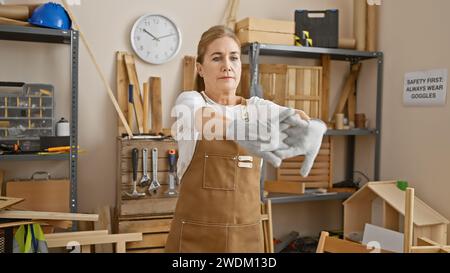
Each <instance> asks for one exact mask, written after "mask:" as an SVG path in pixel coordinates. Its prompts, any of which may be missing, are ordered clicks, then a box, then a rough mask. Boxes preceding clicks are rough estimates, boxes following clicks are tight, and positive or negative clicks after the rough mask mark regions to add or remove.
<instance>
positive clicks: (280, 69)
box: [238, 64, 288, 105]
mask: <svg viewBox="0 0 450 273" xmlns="http://www.w3.org/2000/svg"><path fill="white" fill-rule="evenodd" d="M287 68H288V66H287V65H285V64H260V65H259V84H260V85H261V86H262V88H263V92H264V93H263V97H264V99H267V100H271V101H273V102H275V103H276V104H279V105H284V104H285V100H286V97H285V95H286V80H287V78H286V76H287ZM238 94H239V95H240V96H243V97H245V98H249V97H250V66H249V65H248V64H244V65H242V76H241V84H240V88H238Z"/></svg>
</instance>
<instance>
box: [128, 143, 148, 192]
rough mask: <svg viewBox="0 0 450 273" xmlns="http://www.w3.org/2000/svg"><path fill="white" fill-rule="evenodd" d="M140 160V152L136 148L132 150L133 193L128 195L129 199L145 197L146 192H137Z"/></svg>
mask: <svg viewBox="0 0 450 273" xmlns="http://www.w3.org/2000/svg"><path fill="white" fill-rule="evenodd" d="M138 158H139V150H138V149H136V148H134V149H133V150H131V166H132V168H133V191H132V192H131V193H128V192H127V193H126V194H127V195H128V196H129V197H132V198H138V197H143V196H145V192H138V191H137V187H136V185H137V168H138Z"/></svg>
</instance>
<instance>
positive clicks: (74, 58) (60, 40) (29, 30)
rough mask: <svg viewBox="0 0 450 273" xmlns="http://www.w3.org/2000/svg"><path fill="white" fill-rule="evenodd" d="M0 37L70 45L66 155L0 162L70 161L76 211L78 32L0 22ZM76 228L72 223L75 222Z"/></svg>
mask: <svg viewBox="0 0 450 273" xmlns="http://www.w3.org/2000/svg"><path fill="white" fill-rule="evenodd" d="M0 40H9V41H22V42H36V43H53V44H64V45H69V46H70V64H71V66H70V71H71V72H70V73H71V83H70V84H71V92H72V95H71V101H72V103H71V125H70V145H71V150H70V154H56V155H38V154H21V155H0V161H6V160H8V161H42V160H67V161H69V162H70V163H69V164H70V185H71V187H70V197H71V198H70V210H71V212H77V210H78V202H77V166H78V165H77V164H78V150H77V147H78V46H79V33H78V31H76V30H57V29H47V28H38V27H23V26H12V25H0ZM75 228H76V225H75Z"/></svg>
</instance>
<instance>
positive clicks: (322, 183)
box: [276, 137, 333, 188]
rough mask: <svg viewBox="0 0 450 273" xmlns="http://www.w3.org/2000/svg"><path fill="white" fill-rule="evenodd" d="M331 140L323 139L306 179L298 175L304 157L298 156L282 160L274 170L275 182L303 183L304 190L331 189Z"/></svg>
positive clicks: (328, 138)
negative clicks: (275, 174)
mask: <svg viewBox="0 0 450 273" xmlns="http://www.w3.org/2000/svg"><path fill="white" fill-rule="evenodd" d="M332 152H333V142H332V138H330V137H324V138H323V142H322V147H321V148H320V152H319V154H318V155H317V157H316V160H315V162H314V165H313V167H312V169H311V172H310V174H309V176H308V177H302V176H301V175H300V168H301V166H302V163H303V160H304V156H298V157H294V158H291V159H287V160H284V161H283V163H282V164H281V166H280V168H279V169H277V170H276V173H277V181H285V182H304V183H305V187H306V188H332V187H333V164H332V163H333V162H332V158H331V155H332Z"/></svg>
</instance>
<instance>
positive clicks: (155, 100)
mask: <svg viewBox="0 0 450 273" xmlns="http://www.w3.org/2000/svg"><path fill="white" fill-rule="evenodd" d="M150 93H151V98H152V99H151V102H152V133H153V134H156V135H158V134H160V133H161V132H162V104H161V78H159V77H150Z"/></svg>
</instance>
